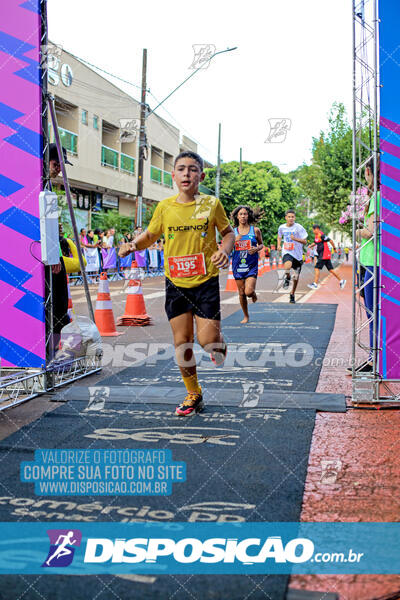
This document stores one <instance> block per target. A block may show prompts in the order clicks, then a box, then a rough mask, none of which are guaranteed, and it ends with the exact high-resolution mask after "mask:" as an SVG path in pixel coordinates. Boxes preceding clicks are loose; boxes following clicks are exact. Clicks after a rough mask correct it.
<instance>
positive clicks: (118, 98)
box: [48, 45, 197, 226]
mask: <svg viewBox="0 0 400 600" xmlns="http://www.w3.org/2000/svg"><path fill="white" fill-rule="evenodd" d="M54 48H55V51H54V52H52V46H51V45H50V48H49V86H48V89H49V93H50V94H52V95H53V96H54V98H55V108H56V115H57V121H58V127H59V131H60V137H61V141H62V144H63V146H64V147H65V148H66V149H67V152H68V158H69V160H70V162H71V163H72V166H71V165H68V166H67V174H68V178H69V182H70V187H71V193H72V198H73V203H74V205H75V207H76V212H77V213H78V214H79V213H80V212H81V211H86V212H87V213H89V215H87V216H88V219H87V222H86V224H84V225H83V226H85V225H87V224H88V223H90V212H91V211H92V210H93V208H94V207H95V210H101V209H103V210H108V209H116V210H118V211H119V213H120V214H121V215H125V216H128V217H131V218H132V220H135V221H136V210H137V208H136V194H137V157H138V141H139V118H140V103H139V102H138V101H136V100H135V99H134V98H132V97H131V96H130V95H129V94H127V93H125V92H124V91H122V90H121V89H119V88H118V87H117V86H115V85H114V84H112V83H111V82H110V81H108V80H107V79H105V78H104V77H102V76H101V75H99V74H98V73H97V72H96V71H95V70H94V69H91V68H90V67H88V66H87V65H86V64H84V63H82V62H81V61H80V60H78V59H76V58H75V57H74V56H73V55H71V54H70V53H68V52H66V51H64V50H62V51H61V50H59V49H58V52H57V51H56V50H57V47H56V46H54ZM138 93H139V90H138ZM136 132H137V135H136ZM49 134H50V141H54V132H53V128H52V125H51V123H50V124H49ZM146 134H147V160H145V161H144V178H143V187H144V190H143V217H144V215H145V212H146V209H147V208H149V207H151V205H153V204H154V203H157V202H159V201H160V200H162V199H163V198H166V197H167V196H169V195H172V194H173V193H174V184H173V181H172V176H171V170H172V168H173V159H174V157H175V156H176V155H177V154H178V153H179V152H180V151H181V150H185V149H187V150H194V151H195V152H196V151H197V144H196V143H195V142H193V141H192V140H190V139H189V138H187V137H186V136H181V135H180V132H179V130H178V129H177V128H176V127H175V126H173V125H171V124H170V123H168V122H167V121H166V120H164V119H162V118H161V117H159V116H158V115H156V114H154V113H153V114H151V115H150V116H149V117H148V119H147V121H146ZM59 180H60V181H59V184H57V182H56V187H58V188H60V189H62V179H61V177H60V178H59ZM80 216H81V218H80V219H79V220H80V223H81V224H82V223H83V222H84V221H85V213H84V212H82V214H81V215H80Z"/></svg>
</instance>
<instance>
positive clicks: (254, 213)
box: [230, 204, 264, 227]
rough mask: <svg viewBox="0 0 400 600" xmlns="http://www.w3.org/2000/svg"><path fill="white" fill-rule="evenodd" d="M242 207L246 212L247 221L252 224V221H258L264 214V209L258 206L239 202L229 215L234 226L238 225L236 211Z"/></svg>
mask: <svg viewBox="0 0 400 600" xmlns="http://www.w3.org/2000/svg"><path fill="white" fill-rule="evenodd" d="M242 208H244V209H245V210H247V214H248V220H247V222H248V224H249V225H253V223H258V221H260V219H262V217H263V215H264V211H263V210H262V208H260V207H259V206H256V207H254V208H252V207H251V206H247V205H245V204H240V205H239V206H237V207H236V208H235V209H234V210H233V211H232V212H231V215H230V216H231V220H232V221H233V222H234V224H235V227H238V226H239V219H238V213H239V211H240V210H242Z"/></svg>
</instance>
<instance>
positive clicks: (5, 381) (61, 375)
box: [0, 354, 101, 412]
mask: <svg viewBox="0 0 400 600" xmlns="http://www.w3.org/2000/svg"><path fill="white" fill-rule="evenodd" d="M99 371H101V355H100V354H97V355H95V356H84V357H82V358H76V359H74V360H69V361H64V362H62V363H60V364H58V365H56V366H53V367H52V368H51V370H50V369H47V370H46V369H19V368H10V369H4V370H2V377H0V412H2V411H3V410H5V409H6V408H12V407H14V406H18V404H21V403H22V402H27V400H31V399H32V398H36V397H37V396H40V395H42V394H46V393H48V392H51V391H52V390H54V389H55V388H59V387H61V386H63V385H66V384H67V383H72V382H73V381H77V380H78V379H82V377H87V376H88V375H93V374H94V373H98V372H99ZM49 375H51V385H50V386H49Z"/></svg>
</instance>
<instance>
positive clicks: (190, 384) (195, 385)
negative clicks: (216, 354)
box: [182, 373, 201, 394]
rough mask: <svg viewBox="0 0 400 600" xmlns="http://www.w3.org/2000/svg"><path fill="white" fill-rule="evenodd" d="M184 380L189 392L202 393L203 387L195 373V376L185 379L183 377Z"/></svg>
mask: <svg viewBox="0 0 400 600" xmlns="http://www.w3.org/2000/svg"><path fill="white" fill-rule="evenodd" d="M182 379H183V383H184V384H185V387H186V390H187V391H188V392H196V394H200V393H201V386H200V384H199V381H198V379H197V373H194V375H189V377H183V375H182Z"/></svg>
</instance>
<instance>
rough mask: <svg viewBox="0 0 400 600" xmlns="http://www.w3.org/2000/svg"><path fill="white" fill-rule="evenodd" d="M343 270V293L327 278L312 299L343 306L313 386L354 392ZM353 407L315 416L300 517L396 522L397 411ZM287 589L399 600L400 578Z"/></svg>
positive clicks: (301, 580)
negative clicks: (348, 373)
mask: <svg viewBox="0 0 400 600" xmlns="http://www.w3.org/2000/svg"><path fill="white" fill-rule="evenodd" d="M340 274H341V276H342V277H343V278H345V279H347V285H346V287H345V289H344V290H340V289H339V286H338V282H337V280H336V279H335V278H334V277H332V276H329V277H328V278H327V279H326V280H325V282H324V283H323V284H322V285H321V286H320V288H319V289H318V290H316V291H315V292H314V293H313V294H312V295H310V297H308V298H307V303H310V304H312V303H329V304H330V303H335V304H338V309H337V316H336V323H335V328H334V331H333V333H332V337H331V340H330V343H329V346H328V349H327V352H326V358H325V361H324V366H323V367H322V370H321V375H320V380H319V384H318V388H317V390H316V391H317V392H331V393H344V394H345V395H346V396H350V395H351V377H350V376H346V366H348V364H349V359H350V357H351V341H352V323H351V297H352V289H351V281H352V270H351V266H350V265H342V266H341V267H340ZM348 400H350V398H348ZM348 407H349V408H348V412H347V413H346V414H340V413H318V414H317V418H316V423H315V429H314V434H313V442H312V446H311V452H310V460H309V466H308V473H307V480H306V487H305V493H304V499H303V510H302V517H301V519H302V521H316V522H321V521H349V522H357V521H378V522H379V521H383V522H388V521H389V522H390V521H399V517H400V498H399V490H400V461H399V458H398V453H399V450H400V440H399V435H398V432H399V428H400V411H399V410H396V409H392V410H387V409H385V410H377V409H376V408H371V409H355V408H353V407H352V404H351V402H350V401H349V402H348ZM327 461H329V463H327ZM327 466H329V467H330V468H333V470H334V471H337V479H336V481H334V482H332V479H331V478H329V480H328V478H327V477H325V479H324V470H325V471H326V468H327ZM334 478H335V477H334V476H333V479H334ZM290 587H294V588H298V589H307V590H315V591H325V592H328V591H329V592H335V593H337V594H338V595H339V598H340V600H372V599H376V598H380V597H382V596H385V595H388V594H394V593H395V592H397V591H399V596H396V597H398V598H400V575H345V576H343V575H342V576H338V575H324V576H322V575H307V576H294V577H292V578H291V581H290Z"/></svg>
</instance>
